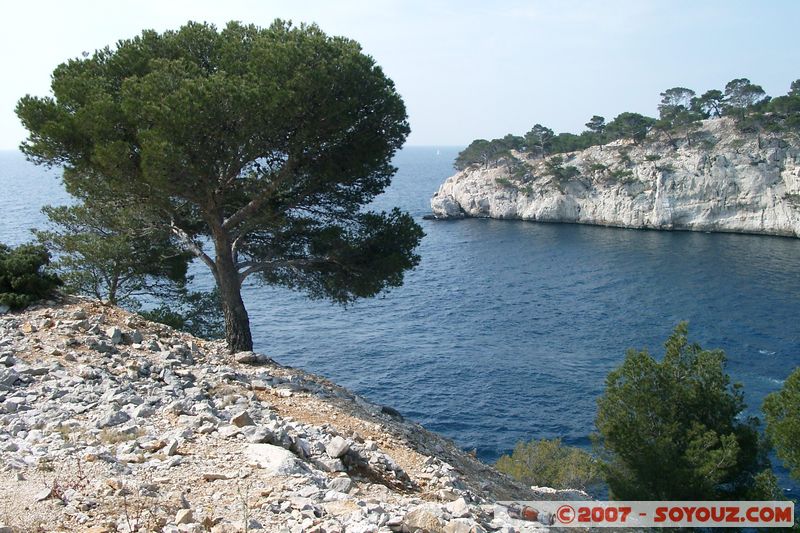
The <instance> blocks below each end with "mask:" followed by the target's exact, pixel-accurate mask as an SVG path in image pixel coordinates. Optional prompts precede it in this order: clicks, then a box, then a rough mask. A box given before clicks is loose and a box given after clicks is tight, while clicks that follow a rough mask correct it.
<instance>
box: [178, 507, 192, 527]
mask: <svg viewBox="0 0 800 533" xmlns="http://www.w3.org/2000/svg"><path fill="white" fill-rule="evenodd" d="M191 522H192V510H191V509H181V510H180V511H178V512H177V513H176V514H175V523H176V524H189V523H191Z"/></svg>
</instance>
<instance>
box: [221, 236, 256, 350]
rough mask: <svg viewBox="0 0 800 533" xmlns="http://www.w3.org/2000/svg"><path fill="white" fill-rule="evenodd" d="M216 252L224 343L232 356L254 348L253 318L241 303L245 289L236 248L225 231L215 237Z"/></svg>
mask: <svg viewBox="0 0 800 533" xmlns="http://www.w3.org/2000/svg"><path fill="white" fill-rule="evenodd" d="M214 247H215V249H216V261H215V263H216V270H217V271H216V272H215V277H216V280H217V287H218V288H219V296H220V299H221V300H222V314H223V317H224V319H225V340H226V341H227V342H228V350H230V352H231V353H236V352H244V351H250V350H252V349H253V337H252V335H251V334H250V318H249V317H248V316H247V309H245V307H244V302H243V301H242V286H241V283H240V282H239V271H238V270H237V268H236V264H235V263H234V261H233V248H232V245H231V242H230V239H229V238H228V236H227V235H224V234H223V231H220V232H219V233H217V234H215V235H214Z"/></svg>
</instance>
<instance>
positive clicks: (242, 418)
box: [231, 411, 256, 428]
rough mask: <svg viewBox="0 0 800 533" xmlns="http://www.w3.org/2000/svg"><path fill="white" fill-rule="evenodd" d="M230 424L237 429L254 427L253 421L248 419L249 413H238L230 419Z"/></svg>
mask: <svg viewBox="0 0 800 533" xmlns="http://www.w3.org/2000/svg"><path fill="white" fill-rule="evenodd" d="M231 424H233V425H234V426H236V427H238V428H241V427H245V426H255V425H256V424H255V422H253V419H252V418H250V413H248V412H247V411H241V412H240V413H236V414H235V415H233V417H231Z"/></svg>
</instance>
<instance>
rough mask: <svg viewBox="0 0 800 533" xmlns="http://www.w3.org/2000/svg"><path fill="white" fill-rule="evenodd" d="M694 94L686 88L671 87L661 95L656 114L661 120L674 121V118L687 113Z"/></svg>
mask: <svg viewBox="0 0 800 533" xmlns="http://www.w3.org/2000/svg"><path fill="white" fill-rule="evenodd" d="M694 95H695V92H694V91H693V90H691V89H687V88H686V87H673V88H672V89H667V90H666V91H664V92H663V93H661V103H660V104H658V113H659V117H660V118H661V119H666V120H668V121H674V119H675V117H676V116H678V115H680V114H682V113H684V112H685V111H688V110H689V108H690V106H691V102H692V99H693V98H694Z"/></svg>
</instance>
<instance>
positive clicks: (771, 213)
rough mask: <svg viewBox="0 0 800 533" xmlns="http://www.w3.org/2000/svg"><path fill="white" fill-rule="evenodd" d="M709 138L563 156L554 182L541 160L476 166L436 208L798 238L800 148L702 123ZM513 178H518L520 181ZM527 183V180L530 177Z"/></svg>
mask: <svg viewBox="0 0 800 533" xmlns="http://www.w3.org/2000/svg"><path fill="white" fill-rule="evenodd" d="M702 124H703V126H702V130H701V133H702V134H704V135H705V136H706V138H707V139H713V141H711V142H713V146H711V147H707V146H704V143H703V142H702V141H700V142H693V143H692V144H691V145H688V144H687V143H686V142H685V141H680V144H679V145H678V146H677V148H676V147H673V146H672V145H670V144H669V143H666V142H660V141H658V142H655V139H654V137H653V135H652V134H651V135H650V136H649V137H648V139H647V140H646V141H645V142H643V143H641V144H639V145H635V144H632V143H631V142H630V141H628V140H619V141H614V142H612V143H610V144H607V145H604V146H592V147H590V148H587V149H586V150H583V151H579V152H572V153H569V154H559V157H561V158H562V159H563V164H562V168H566V167H568V166H571V167H575V168H577V169H578V172H579V175H578V176H576V177H575V178H573V179H561V180H558V179H556V178H554V177H553V176H552V171H551V170H549V169H548V168H547V166H546V161H545V160H543V159H528V158H527V155H524V154H519V153H517V154H516V155H515V156H514V159H515V160H516V161H515V162H514V165H516V166H517V167H520V166H521V167H522V169H523V175H519V173H518V172H516V171H515V170H512V167H511V166H508V165H507V164H505V163H499V164H493V165H489V166H483V165H479V166H474V167H470V168H467V169H465V170H463V171H460V172H458V173H457V174H455V175H454V176H452V177H450V178H448V179H447V180H446V181H445V182H444V184H442V186H441V187H440V188H439V190H438V192H437V193H436V194H435V196H434V197H433V198H432V199H431V208H432V209H433V212H434V214H435V215H436V216H437V217H441V218H448V217H458V216H462V214H465V215H466V216H470V217H491V218H515V219H523V220H538V221H547V222H575V223H583V224H600V225H608V226H620V227H629V228H656V229H686V230H696V231H733V232H743V233H767V234H776V235H787V236H794V237H800V209H798V206H797V205H796V204H797V202H798V198H800V196H798V195H800V143H798V142H797V141H796V140H794V139H791V138H789V137H788V136H783V137H784V138H783V139H782V140H780V141H774V140H771V139H770V138H769V135H765V136H759V137H760V138H759V139H757V138H756V136H755V135H752V134H743V133H741V132H739V130H738V129H737V128H736V127H735V125H734V123H733V121H732V119H729V118H721V119H711V120H705V121H703V123H702ZM515 173H516V175H515ZM525 174H527V176H526V175H525Z"/></svg>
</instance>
